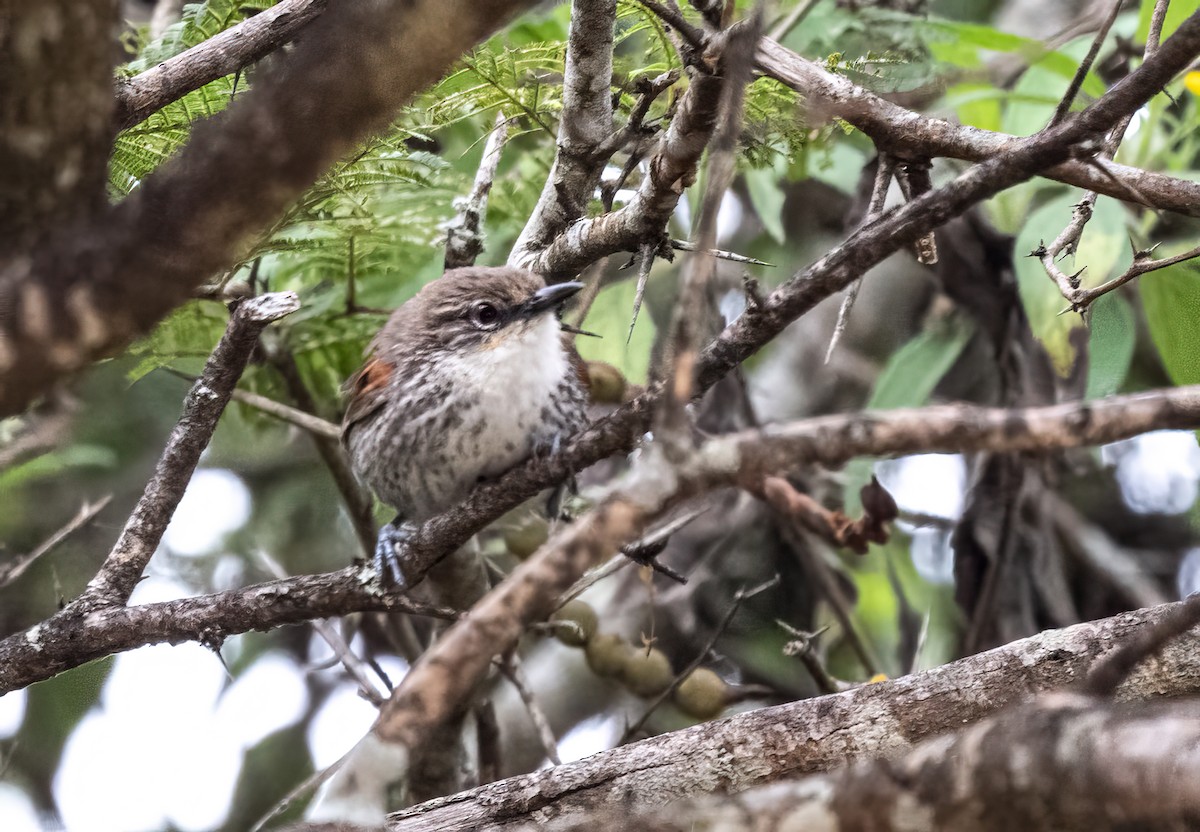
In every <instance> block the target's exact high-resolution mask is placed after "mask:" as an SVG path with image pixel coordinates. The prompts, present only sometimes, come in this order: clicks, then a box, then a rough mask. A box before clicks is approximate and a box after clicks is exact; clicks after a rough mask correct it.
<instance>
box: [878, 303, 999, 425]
mask: <svg viewBox="0 0 1200 832" xmlns="http://www.w3.org/2000/svg"><path fill="white" fill-rule="evenodd" d="M974 332H975V327H974V326H973V325H972V324H971V323H970V321H968V320H966V319H965V318H962V319H960V318H952V319H950V320H949V321H946V322H945V323H944V324H941V325H938V326H934V327H931V328H929V329H927V330H925V331H924V332H921V333H918V334H917V336H916V337H914V338H913V339H912V340H911V341H909V342H908V343H907V344H905V345H904V346H903V347H901V348H900V349H898V350H896V352H895V353H893V354H892V357H891V358H890V359H889V360H888V363H887V366H885V367H884V368H883V372H882V373H880V374H879V378H878V380H876V382H875V389H874V390H872V391H871V398H870V400H869V401H868V402H867V409H868V410H892V409H895V408H899V407H920V406H921V405H923V404H925V402H927V401H928V400H929V397H930V396H931V395H933V390H934V388H935V387H937V385H938V382H939V381H941V380H942V376H944V375H946V372H947V371H948V370H949V369H950V367H951V366H953V365H954V362H955V361H957V360H958V356H959V354H961V353H962V350H963V347H965V346H966V345H967V341H969V340H970V338H971V335H972V334H973V333H974Z"/></svg>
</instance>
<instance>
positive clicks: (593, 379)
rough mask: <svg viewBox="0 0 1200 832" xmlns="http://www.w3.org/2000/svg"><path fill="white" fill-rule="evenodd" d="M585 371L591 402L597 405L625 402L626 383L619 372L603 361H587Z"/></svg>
mask: <svg viewBox="0 0 1200 832" xmlns="http://www.w3.org/2000/svg"><path fill="white" fill-rule="evenodd" d="M587 370H588V387H589V391H590V393H591V396H592V401H594V402H596V403H598V404H620V403H621V402H623V401H624V400H625V387H626V384H627V382H626V381H625V376H623V375H621V371H620V370H618V369H617V368H616V367H614V366H613V365H611V364H605V363H604V362H603V361H589V362H588V365H587Z"/></svg>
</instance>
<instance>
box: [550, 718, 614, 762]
mask: <svg viewBox="0 0 1200 832" xmlns="http://www.w3.org/2000/svg"><path fill="white" fill-rule="evenodd" d="M616 731H617V719H616V718H615V717H612V716H606V715H604V714H601V715H599V716H594V717H591V718H590V719H585V720H584V721H583V722H581V723H579V724H578V725H576V726H575V727H574V728H572V729H571V730H570V731H568V732H567V733H566V734H564V735H563V738H562V739H560V740H559V741H558V756H559V759H561V760H562V761H563V762H564V763H572V762H574V761H576V760H582V759H583V758H584V757H587V756H590V755H592V754H596V753H597V752H600V751H605V750H607V749H609V748H612V746H613V744H614V743H615V742H616V740H617V736H616Z"/></svg>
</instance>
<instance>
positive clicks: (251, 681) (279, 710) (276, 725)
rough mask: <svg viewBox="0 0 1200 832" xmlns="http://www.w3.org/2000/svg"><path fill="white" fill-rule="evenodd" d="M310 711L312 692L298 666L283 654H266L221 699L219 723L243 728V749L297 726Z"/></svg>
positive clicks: (241, 736) (241, 731)
mask: <svg viewBox="0 0 1200 832" xmlns="http://www.w3.org/2000/svg"><path fill="white" fill-rule="evenodd" d="M307 708H308V689H307V688H306V687H305V686H304V680H303V678H302V677H301V675H300V668H299V667H297V666H296V663H295V662H293V661H292V660H291V659H289V658H288V657H287V656H285V655H284V654H283V653H280V652H270V653H265V654H264V655H262V656H261V657H260V658H259V659H258V660H257V661H255V662H254V664H252V665H251V666H250V668H249V669H248V670H246V672H245V673H243V674H242V675H241V676H239V677H238V678H237V680H236V681H235V682H234V683H233V685H232V686H231V687H229V688H228V689H227V690H226V691H225V694H224V695H223V696H222V697H221V702H220V704H219V705H218V706H217V721H218V722H222V723H225V724H227V725H236V726H239V727H240V730H239V732H238V741H239V742H240V743H241V745H242V747H243V748H250V747H251V746H253V745H255V744H257V743H258V742H260V741H262V740H263V739H264V738H266V737H267V736H268V735H270V734H273V733H275V732H276V731H278V730H279V729H281V728H285V727H287V726H288V725H291V724H293V723H294V722H296V721H297V720H299V719H300V718H301V717H302V716H304V712H305V709H307Z"/></svg>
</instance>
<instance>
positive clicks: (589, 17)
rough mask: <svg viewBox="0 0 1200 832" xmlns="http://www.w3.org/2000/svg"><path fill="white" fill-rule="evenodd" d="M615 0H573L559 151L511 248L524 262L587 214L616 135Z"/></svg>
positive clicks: (513, 257) (513, 258)
mask: <svg viewBox="0 0 1200 832" xmlns="http://www.w3.org/2000/svg"><path fill="white" fill-rule="evenodd" d="M616 19H617V0H575V2H573V3H572V4H571V28H570V31H569V32H568V34H567V59H566V66H565V67H564V69H563V111H562V119H561V122H560V127H559V134H558V152H557V153H556V155H555V157H554V165H553V166H552V167H551V169H550V175H549V176H548V177H546V183H545V185H543V186H542V194H541V196H540V197H539V198H538V202H537V205H536V206H534V209H533V214H532V215H531V216H530V217H529V221H528V222H526V223H525V227H524V228H523V229H521V235H520V236H519V237H518V238H517V242H516V243H514V244H513V249H512V251H511V252H509V256H508V262H509V263H510V264H512V265H514V266H518V265H524V264H525V262H526V261H528V260H529V258H530V256H531V254H533V253H535V252H537V251H540V250H541V249H543V248H545V247H546V245H547V244H548V243H549V242H550V241H551V240H552V239H554V238H555V237H556V236H557V235H559V234H560V233H562V231H563V229H565V228H566V227H567V226H568V225H569V224H570V223H572V222H574V221H575V220H577V219H579V218H580V217H581V216H583V213H584V212H585V211H586V210H587V205H588V200H589V199H591V197H592V193H593V192H594V191H595V190H596V186H597V185H599V184H600V176H601V174H602V173H603V172H604V165H605V163H606V162H607V161H608V160H607V159H606V158H604V157H602V156H599V155H598V154H597V153H596V150H597V148H598V147H600V145H602V144H603V143H604V141H605V140H606V139H608V138H610V137H611V136H612V133H613V107H612V93H611V91H610V90H611V88H612V67H613V64H612V62H613V27H614V25H615V24H616Z"/></svg>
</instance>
